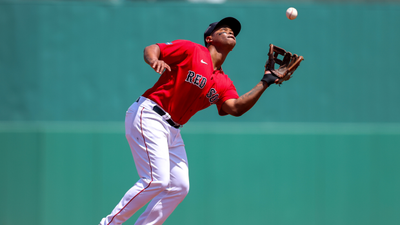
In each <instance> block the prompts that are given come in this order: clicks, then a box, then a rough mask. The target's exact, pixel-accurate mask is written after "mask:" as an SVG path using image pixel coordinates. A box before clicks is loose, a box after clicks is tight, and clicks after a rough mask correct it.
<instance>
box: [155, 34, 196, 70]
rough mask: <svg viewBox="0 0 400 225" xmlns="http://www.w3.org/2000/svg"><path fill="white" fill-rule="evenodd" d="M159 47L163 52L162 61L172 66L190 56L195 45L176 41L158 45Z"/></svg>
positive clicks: (185, 41) (189, 42) (184, 41)
mask: <svg viewBox="0 0 400 225" xmlns="http://www.w3.org/2000/svg"><path fill="white" fill-rule="evenodd" d="M157 45H158V46H159V47H160V51H161V55H160V59H161V60H164V61H165V62H166V63H167V64H168V65H170V66H172V65H173V64H177V63H179V62H181V61H183V60H184V59H185V58H186V57H187V56H188V54H190V50H191V49H193V48H192V47H193V45H194V43H193V42H191V41H187V40H175V41H172V42H166V43H157Z"/></svg>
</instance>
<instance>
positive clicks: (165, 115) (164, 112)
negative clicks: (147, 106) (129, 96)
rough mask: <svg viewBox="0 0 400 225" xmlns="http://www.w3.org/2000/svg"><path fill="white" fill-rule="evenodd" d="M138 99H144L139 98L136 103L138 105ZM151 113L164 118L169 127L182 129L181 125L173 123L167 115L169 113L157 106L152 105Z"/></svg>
mask: <svg viewBox="0 0 400 225" xmlns="http://www.w3.org/2000/svg"><path fill="white" fill-rule="evenodd" d="M140 98H144V97H139V98H138V99H137V100H136V102H137V103H139V101H140ZM153 111H154V112H156V113H157V114H158V115H160V116H161V117H163V118H164V120H165V121H166V122H167V123H168V124H169V125H171V126H172V127H174V128H176V129H179V128H180V127H182V125H180V124H177V123H175V122H174V121H173V120H172V119H171V116H170V115H169V113H167V112H166V111H164V110H163V109H162V108H161V107H160V106H158V105H157V104H154V106H153Z"/></svg>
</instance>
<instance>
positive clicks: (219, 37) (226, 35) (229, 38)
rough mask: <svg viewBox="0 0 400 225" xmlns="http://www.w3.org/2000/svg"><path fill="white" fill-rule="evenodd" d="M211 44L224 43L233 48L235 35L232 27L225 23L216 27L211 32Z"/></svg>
mask: <svg viewBox="0 0 400 225" xmlns="http://www.w3.org/2000/svg"><path fill="white" fill-rule="evenodd" d="M211 36H212V40H213V42H212V43H213V45H215V46H218V45H226V46H229V47H231V48H232V49H233V47H235V45H236V37H235V35H234V33H233V31H232V29H231V28H230V27H229V26H227V25H222V26H219V27H217V28H216V29H215V30H214V32H213V33H212V34H211Z"/></svg>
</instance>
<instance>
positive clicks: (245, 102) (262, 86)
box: [222, 72, 269, 116]
mask: <svg viewBox="0 0 400 225" xmlns="http://www.w3.org/2000/svg"><path fill="white" fill-rule="evenodd" d="M266 73H269V72H266ZM267 88H268V84H267V83H266V82H264V81H260V82H259V83H258V84H257V85H256V86H255V87H254V88H253V89H251V90H250V91H249V92H247V93H246V94H244V95H242V96H240V97H239V98H238V99H228V100H226V101H225V102H224V103H223V104H222V110H224V111H225V112H226V113H228V114H230V115H232V116H241V115H243V114H244V113H246V112H247V111H249V109H251V108H252V107H253V106H254V105H255V104H256V102H257V101H258V99H259V98H260V97H261V95H262V94H263V93H264V91H265V90H266V89H267Z"/></svg>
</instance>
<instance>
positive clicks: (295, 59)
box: [265, 44, 304, 85]
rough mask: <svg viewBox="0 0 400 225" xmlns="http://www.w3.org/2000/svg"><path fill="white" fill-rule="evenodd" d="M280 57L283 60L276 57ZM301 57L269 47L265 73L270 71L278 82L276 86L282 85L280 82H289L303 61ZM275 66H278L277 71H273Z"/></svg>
mask: <svg viewBox="0 0 400 225" xmlns="http://www.w3.org/2000/svg"><path fill="white" fill-rule="evenodd" d="M279 55H282V56H283V59H282V60H281V59H278V56H279ZM303 60H304V58H303V56H298V55H297V54H292V53H290V52H288V51H286V50H285V49H283V48H280V47H278V46H274V45H273V44H270V45H269V52H268V60H267V62H266V64H265V71H270V72H271V73H272V74H273V75H274V76H276V77H277V78H278V79H279V80H278V82H277V84H279V85H280V84H282V82H284V81H287V80H289V79H290V78H291V77H292V74H293V73H294V71H295V70H296V69H297V67H298V66H299V65H300V63H301V61H303ZM275 64H278V65H279V68H278V69H275Z"/></svg>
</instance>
